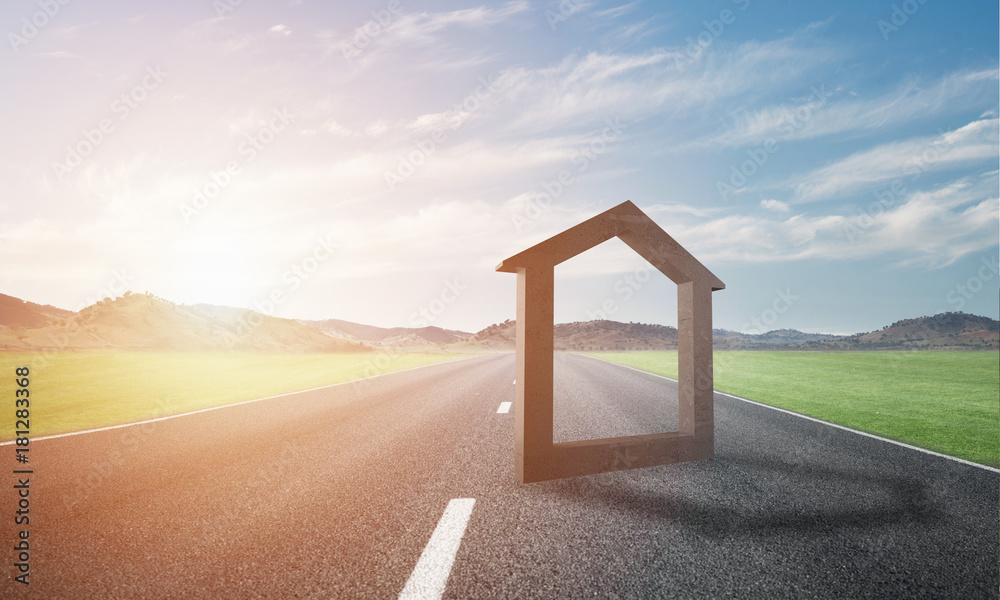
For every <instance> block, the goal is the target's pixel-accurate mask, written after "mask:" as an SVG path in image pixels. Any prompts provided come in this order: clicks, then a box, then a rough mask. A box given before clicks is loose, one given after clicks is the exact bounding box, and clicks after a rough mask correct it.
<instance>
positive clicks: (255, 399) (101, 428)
mask: <svg viewBox="0 0 1000 600" xmlns="http://www.w3.org/2000/svg"><path fill="white" fill-rule="evenodd" d="M481 356H483V355H482V354H477V355H475V356H470V357H468V358H459V359H457V360H449V361H444V362H436V363H430V364H428V365H420V366H419V367H410V368H409V369H402V370H399V371H389V372H388V373H379V374H378V375H369V376H368V377H361V378H360V379H352V380H350V381H341V382H340V383H331V384H330V385H321V386H319V387H314V388H309V389H308V390H298V391H297V392H287V393H285V394H278V395H277V396H267V397H265V398H254V399H253V400H243V401H242V402H236V403H234V404H221V405H219V406H210V407H208V408H201V409H198V410H192V411H191V412H186V413H179V414H176V415H167V416H165V417H157V418H155V419H146V420H145V421H136V422H134V423H122V424H121V425H109V426H107V427H98V428H97V429H85V430H83V431H70V432H68V433H58V434H55V435H45V436H41V437H33V438H31V441H32V442H39V441H41V440H54V439H56V438H64V437H70V436H73V435H83V434H85V433H97V432H99V431H110V430H112V429H124V428H125V427H135V426H137V425H146V424H147V423H157V422H159V421H168V420H170V419H178V418H180V417H188V416H190V415H197V414H200V413H204V412H209V411H212V410H220V409H223V408H232V407H234V406H242V405H244V404H253V403H254V402H263V401H264V400H273V399H275V398H284V397H285V396H294V395H295V394H304V393H306V392H315V391H316V390H324V389H326V388H332V387H337V386H341V385H348V384H350V383H357V382H359V381H365V380H368V379H375V378H376V377H385V376H386V375H394V374H396V373H406V372H407V371H416V370H417V369H426V368H427V367H433V366H436V365H445V364H450V363H457V362H462V361H463V360H471V359H473V358H480V357H481ZM16 441H17V440H11V441H9V442H0V446H12V445H14V443H15V442H16Z"/></svg>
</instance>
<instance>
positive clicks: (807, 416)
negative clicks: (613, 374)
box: [577, 354, 1000, 473]
mask: <svg viewBox="0 0 1000 600" xmlns="http://www.w3.org/2000/svg"><path fill="white" fill-rule="evenodd" d="M577 356H586V357H587V358H592V359H594V360H599V361H601V362H606V363H608V364H609V365H615V366H618V367H623V368H626V369H632V370H633V371H638V372H639V373H645V374H646V375H652V376H653V377H659V378H660V379H666V380H668V381H673V382H675V383H676V382H677V380H676V379H674V378H672V377H666V376H664V375H659V374H657V373H650V372H649V371H643V370H642V369H637V368H635V367H630V366H628V365H621V364H618V363H614V362H611V361H610V360H604V359H603V358H597V357H596V356H590V355H587V354H578V355H577ZM713 391H714V392H715V393H716V394H719V395H720V396H727V397H729V398H733V399H734V400H742V401H743V402H749V403H750V404H756V405H757V406H763V407H764V408H770V409H771V410H776V411H778V412H783V413H785V414H788V415H792V416H795V417H799V418H802V419H806V420H808V421H813V422H814V423H822V424H823V425H829V426H830V427H836V428H837V429H843V430H844V431H850V432H851V433H856V434H858V435H863V436H865V437H870V438H872V439H876V440H881V441H883V442H889V443H890V444H895V445H897V446H902V447H904V448H909V449H910V450H916V451H918V452H923V453H924V454H930V455H932V456H939V457H941V458H947V459H948V460H953V461H955V462H960V463H962V464H964V465H969V466H970V467H979V468H980V469H986V470H987V471H992V472H994V473H1000V469H997V468H995V467H989V466H987V465H981V464H979V463H975V462H972V461H971V460H965V459H964V458H958V457H957V456H948V455H947V454H941V453H940V452H935V451H933V450H928V449H927V448H920V447H919V446H912V445H910V444H907V443H905V442H899V441H896V440H893V439H889V438H886V437H882V436H880V435H875V434H874V433H868V432H867V431H861V430H859V429H851V428H850V427H846V426H844V425H838V424H837V423H831V422H829V421H824V420H823V419H817V418H816V417H810V416H809V415H804V414H802V413H797V412H794V411H791V410H788V409H785V408H778V407H777V406H771V405H770V404H764V403H763V402H757V401H756V400H751V399H749V398H743V397H741V396H734V395H732V394H727V393H726V392H720V391H719V390H713Z"/></svg>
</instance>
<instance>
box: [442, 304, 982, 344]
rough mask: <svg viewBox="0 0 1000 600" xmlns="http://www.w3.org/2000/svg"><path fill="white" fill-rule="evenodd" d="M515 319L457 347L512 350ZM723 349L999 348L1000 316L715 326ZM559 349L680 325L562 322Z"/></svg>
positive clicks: (666, 333) (661, 338)
mask: <svg viewBox="0 0 1000 600" xmlns="http://www.w3.org/2000/svg"><path fill="white" fill-rule="evenodd" d="M515 328H516V324H515V322H514V321H510V320H507V321H504V322H503V323H495V324H493V325H490V326H489V327H487V328H485V329H483V330H482V331H479V332H478V333H476V334H475V335H473V336H470V337H469V338H466V339H465V340H463V341H462V342H461V343H460V344H458V345H456V347H461V348H467V349H479V350H486V351H510V350H513V349H514V343H515ZM712 333H713V341H714V344H715V348H716V349H720V350H752V349H762V350H763V349H768V350H916V349H950V350H955V349H968V350H990V349H994V350H995V349H1000V321H997V320H995V319H990V318H987V317H980V316H976V315H968V314H965V313H941V314H938V315H935V316H933V317H919V318H916V319H906V320H903V321H897V322H896V323H893V324H892V325H887V326H885V327H883V328H882V329H881V330H879V331H873V332H867V333H857V334H854V335H850V336H837V335H830V334H823V333H804V332H801V331H798V330H795V329H776V330H774V331H768V332H766V333H760V334H750V333H740V332H736V331H729V330H726V329H715V330H714V331H713V332H712ZM554 337H555V339H554V343H555V348H556V350H673V349H676V348H677V329H676V328H674V327H670V326H665V325H646V324H641V323H619V322H617V321H589V322H577V323H559V324H557V325H556V326H555V330H554Z"/></svg>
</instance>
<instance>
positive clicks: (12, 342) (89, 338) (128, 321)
mask: <svg viewBox="0 0 1000 600" xmlns="http://www.w3.org/2000/svg"><path fill="white" fill-rule="evenodd" d="M0 300H3V302H4V305H3V309H2V310H0V349H7V350H20V349H29V348H44V349H97V348H108V349H110V348H115V349H128V350H258V351H269V352H348V351H369V350H371V348H370V347H368V346H366V345H364V344H359V343H357V342H354V341H351V340H345V339H337V338H334V337H331V336H328V335H326V334H324V333H323V332H322V331H319V330H317V329H314V328H312V327H309V326H306V325H303V324H301V323H299V322H297V321H293V320H291V319H279V318H277V317H270V316H266V315H262V314H260V313H257V312H254V311H251V310H246V309H241V308H229V307H222V306H212V305H208V304H196V305H194V306H182V305H178V304H174V303H173V302H168V301H166V300H163V299H161V298H157V297H155V296H151V295H147V294H131V293H128V294H126V295H125V296H123V297H120V298H116V299H114V300H112V299H105V300H102V301H100V302H98V303H96V304H94V305H92V306H88V307H87V308H85V309H83V310H81V311H80V312H78V313H72V312H69V311H60V312H56V311H58V310H59V309H56V311H53V310H51V309H52V307H39V305H37V304H31V303H25V302H22V304H21V305H20V306H18V305H17V304H16V302H14V301H15V300H17V299H16V298H11V297H10V296H4V297H3V298H2V299H0ZM7 307H11V308H13V309H14V310H12V311H11V312H10V313H8V312H7ZM8 315H13V316H14V318H8Z"/></svg>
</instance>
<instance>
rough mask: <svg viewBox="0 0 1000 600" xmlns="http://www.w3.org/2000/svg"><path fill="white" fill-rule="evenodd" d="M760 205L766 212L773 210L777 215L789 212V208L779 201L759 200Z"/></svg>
mask: <svg viewBox="0 0 1000 600" xmlns="http://www.w3.org/2000/svg"><path fill="white" fill-rule="evenodd" d="M760 205H761V206H762V207H763V208H766V209H767V210H773V211H774V212H779V213H785V212H788V211H790V210H791V207H789V206H788V204H786V203H784V202H782V201H781V200H773V199H771V200H761V201H760Z"/></svg>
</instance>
